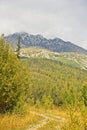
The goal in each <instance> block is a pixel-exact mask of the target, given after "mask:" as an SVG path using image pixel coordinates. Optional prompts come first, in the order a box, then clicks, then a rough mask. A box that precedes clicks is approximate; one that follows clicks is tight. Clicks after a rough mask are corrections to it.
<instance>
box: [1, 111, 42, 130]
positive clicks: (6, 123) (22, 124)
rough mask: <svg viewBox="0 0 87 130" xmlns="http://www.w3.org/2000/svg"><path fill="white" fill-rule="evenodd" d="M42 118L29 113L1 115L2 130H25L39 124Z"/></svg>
mask: <svg viewBox="0 0 87 130" xmlns="http://www.w3.org/2000/svg"><path fill="white" fill-rule="evenodd" d="M41 119H42V118H41V117H39V116H37V115H34V114H32V113H28V114H26V115H15V114H12V115H9V114H5V115H0V130H24V129H26V128H28V127H29V126H32V125H35V124H37V123H38V122H39V121H40V120H41Z"/></svg>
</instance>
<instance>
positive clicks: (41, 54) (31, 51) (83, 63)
mask: <svg viewBox="0 0 87 130" xmlns="http://www.w3.org/2000/svg"><path fill="white" fill-rule="evenodd" d="M20 56H21V57H22V58H45V59H50V60H54V61H57V62H60V63H62V64H64V65H68V66H71V67H75V68H79V69H85V70H87V55H85V54H79V53H76V52H71V53H70V52H65V53H57V52H52V51H49V50H47V49H43V48H38V47H27V48H21V51H20Z"/></svg>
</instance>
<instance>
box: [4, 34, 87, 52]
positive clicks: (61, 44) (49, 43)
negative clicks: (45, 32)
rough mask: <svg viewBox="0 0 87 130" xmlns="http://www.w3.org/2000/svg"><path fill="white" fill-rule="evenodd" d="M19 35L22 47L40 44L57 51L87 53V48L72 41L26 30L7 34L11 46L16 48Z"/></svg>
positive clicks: (7, 40) (39, 45)
mask: <svg viewBox="0 0 87 130" xmlns="http://www.w3.org/2000/svg"><path fill="white" fill-rule="evenodd" d="M19 35H20V41H21V47H30V46H38V47H42V48H46V49H49V50H52V51H55V52H78V53H84V54H87V50H85V49H83V48H81V47H79V46H77V45H75V44H73V43H71V42H65V41H63V40H62V39H60V38H54V39H47V38H45V37H43V36H41V35H29V34H28V33H25V32H21V33H14V34H12V35H9V36H6V37H5V39H6V42H10V44H11V46H12V47H14V48H16V46H17V42H18V37H19Z"/></svg>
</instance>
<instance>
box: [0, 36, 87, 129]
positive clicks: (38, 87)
mask: <svg viewBox="0 0 87 130" xmlns="http://www.w3.org/2000/svg"><path fill="white" fill-rule="evenodd" d="M19 42H20V41H19ZM18 46H19V45H18ZM19 51H20V48H19V49H17V51H16V52H14V50H13V49H12V48H11V47H10V46H9V44H6V43H5V40H4V37H3V36H2V37H1V38H0V130H21V128H22V129H23V130H25V128H26V127H25V125H26V124H27V125H26V126H28V123H29V120H30V118H29V117H28V119H26V121H25V117H26V115H27V110H29V108H31V109H33V107H34V108H35V109H37V110H40V109H44V110H45V111H51V110H52V111H53V110H54V109H56V110H57V109H61V111H63V112H64V111H65V113H66V111H68V115H69V117H67V118H68V121H67V123H65V124H64V126H62V128H61V130H87V71H86V70H82V69H80V68H76V67H73V66H69V65H66V64H63V63H61V62H59V61H55V60H51V59H46V58H39V57H38V58H22V57H20V56H19ZM77 113H78V114H77ZM12 116H13V117H12ZM29 116H30V117H32V120H33V121H32V122H36V120H35V118H36V119H37V121H38V120H41V117H38V116H37V117H36V116H35V117H34V115H33V116H32V115H31V114H29ZM7 117H8V118H7ZM20 117H22V118H24V120H22V119H20ZM5 118H6V122H5ZM10 118H18V120H20V122H23V121H24V126H22V125H23V123H20V124H21V125H18V127H17V128H14V127H13V126H15V125H13V126H12V124H11V126H8V125H7V126H5V124H4V125H3V123H7V122H9V119H10ZM2 119H3V121H2ZM14 120H15V119H14ZM21 120H22V121H21ZM34 120H35V121H34ZM14 122H15V121H14ZM32 122H31V124H32ZM7 124H9V123H7ZM44 129H46V128H44ZM42 130H43V129H42ZM49 130H51V128H49ZM52 130H56V129H55V128H52Z"/></svg>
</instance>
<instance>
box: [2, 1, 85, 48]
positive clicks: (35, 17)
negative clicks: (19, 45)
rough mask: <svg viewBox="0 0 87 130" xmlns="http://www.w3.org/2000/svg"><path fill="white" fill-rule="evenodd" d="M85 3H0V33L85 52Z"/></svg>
mask: <svg viewBox="0 0 87 130" xmlns="http://www.w3.org/2000/svg"><path fill="white" fill-rule="evenodd" d="M86 12H87V0H15V1H14V0H0V33H5V34H8V33H14V32H17V31H27V32H28V33H40V34H42V35H44V36H47V37H60V38H63V39H64V40H66V41H67V40H70V41H72V42H75V43H77V44H78V45H80V46H83V47H85V48H87V45H86V44H87V29H86V28H87V13H86Z"/></svg>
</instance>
